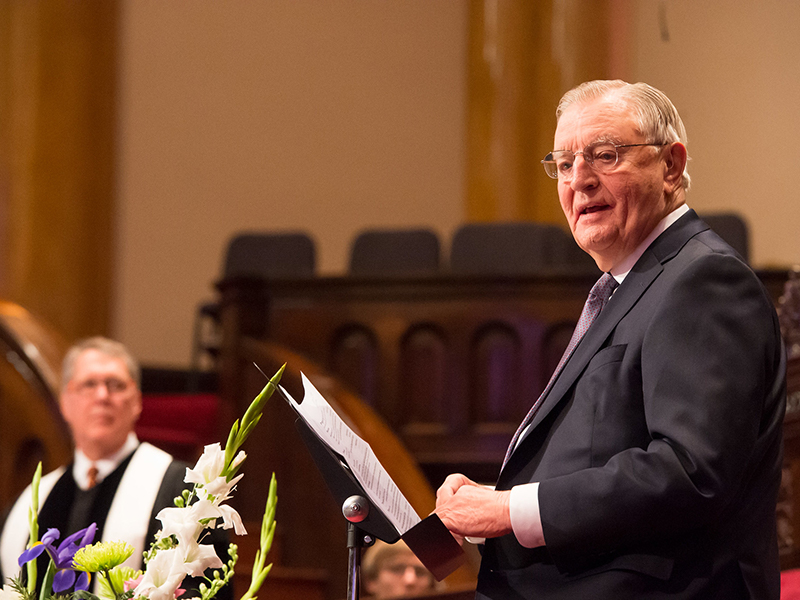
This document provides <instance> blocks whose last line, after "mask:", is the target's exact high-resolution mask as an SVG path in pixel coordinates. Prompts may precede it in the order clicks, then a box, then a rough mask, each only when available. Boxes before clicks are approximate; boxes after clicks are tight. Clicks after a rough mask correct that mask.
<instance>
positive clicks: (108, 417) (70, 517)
mask: <svg viewBox="0 0 800 600" xmlns="http://www.w3.org/2000/svg"><path fill="white" fill-rule="evenodd" d="M60 408H61V413H62V415H63V417H64V420H65V421H66V422H67V425H68V426H69V428H70V431H71V433H72V438H73V441H74V444H75V454H74V458H73V462H72V464H71V465H67V466H62V467H60V468H58V469H56V470H55V471H52V472H51V473H48V474H47V475H45V476H43V477H42V481H41V484H40V486H39V506H40V510H39V531H40V533H44V532H45V531H47V529H48V528H51V527H54V528H56V529H58V530H59V532H61V539H64V538H65V537H66V536H68V535H69V534H71V533H73V532H75V531H78V530H80V529H82V528H84V527H87V526H88V525H90V524H91V523H96V524H97V534H96V536H95V541H100V540H103V541H110V540H121V541H125V542H127V543H129V544H130V545H131V546H133V547H134V553H133V555H132V556H131V557H130V558H129V559H128V560H127V561H126V563H125V564H127V565H129V566H131V567H133V568H137V569H143V564H142V553H143V552H144V551H145V550H147V549H148V548H149V547H150V543H151V542H152V540H153V538H154V535H155V533H156V532H157V531H158V530H159V529H160V522H159V521H157V520H156V519H155V516H156V514H158V512H159V511H160V510H161V509H162V508H165V507H169V506H173V499H174V498H175V497H176V496H180V495H181V492H182V491H183V490H184V489H185V488H186V487H187V485H186V484H184V482H183V478H184V476H185V473H186V467H187V465H186V464H185V463H182V462H180V461H177V460H174V459H173V458H172V456H171V455H169V454H167V453H166V452H164V451H163V450H159V449H158V448H156V447H155V446H152V445H151V444H148V443H146V442H144V443H140V442H139V440H138V439H137V437H136V434H135V433H134V426H135V424H136V421H137V419H138V418H139V414H140V413H141V411H142V394H141V390H140V368H139V365H138V363H137V362H136V360H135V359H134V358H133V357H132V356H131V354H130V352H128V350H127V349H126V348H125V347H124V346H123V345H122V344H120V343H118V342H115V341H112V340H109V339H106V338H103V337H93V338H89V339H86V340H83V341H81V342H78V343H77V344H76V345H74V346H73V347H72V348H70V349H69V351H68V352H67V354H66V356H65V357H64V361H63V367H62V379H61V392H60ZM30 495H31V491H30V487H28V489H26V490H25V491H24V492H23V493H22V494H21V496H20V497H19V498H18V499H17V501H16V503H15V504H14V506H13V508H12V509H11V512H10V513H9V515H8V518H7V519H6V522H5V525H4V526H3V528H2V534H1V535H0V576H2V577H3V581H5V579H6V578H7V577H11V576H16V575H17V573H18V572H19V570H20V569H19V567H18V566H17V558H18V557H19V555H20V554H21V553H22V551H23V550H24V549H25V547H26V545H27V542H28V536H29V532H28V518H27V515H28V507H29V506H30V502H31V497H30ZM216 535H217V534H215V537H216ZM223 537H224V536H223ZM215 545H217V554H218V555H219V556H220V558H221V559H222V560H223V561H226V560H227V559H228V557H227V542H226V541H223V540H215ZM220 545H221V546H222V548H220V547H219V546H220ZM221 549H222V552H220V550H221ZM44 556H45V557H46V555H44ZM40 560H44V559H40ZM45 566H46V565H45V564H44V563H42V564H41V565H40V568H39V569H38V572H39V577H40V578H41V577H42V574H43V573H44V572H45ZM183 587H184V588H185V589H187V590H188V589H190V588H192V587H194V586H192V585H190V584H189V582H188V581H187V582H186V583H185V584H184V586H183ZM226 587H228V586H226ZM223 591H224V588H223ZM190 595H193V594H187V596H190ZM225 595H227V596H228V597H230V592H227V593H226V594H225Z"/></svg>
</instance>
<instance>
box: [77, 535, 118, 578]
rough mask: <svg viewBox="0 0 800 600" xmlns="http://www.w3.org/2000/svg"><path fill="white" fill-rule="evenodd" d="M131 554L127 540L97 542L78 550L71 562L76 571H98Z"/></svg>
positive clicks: (105, 569) (104, 569)
mask: <svg viewBox="0 0 800 600" xmlns="http://www.w3.org/2000/svg"><path fill="white" fill-rule="evenodd" d="M131 554H133V546H131V545H130V544H128V543H127V542H97V543H96V544H92V545H91V546H84V547H83V548H81V549H80V550H78V551H77V552H76V553H75V557H74V558H73V559H72V562H73V563H74V564H75V570H77V571H87V572H89V573H98V572H101V571H109V570H111V569H113V568H114V567H116V566H117V565H121V564H122V563H123V562H125V561H126V560H127V559H128V557H129V556H130V555H131Z"/></svg>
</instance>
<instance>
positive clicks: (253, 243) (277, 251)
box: [189, 232, 317, 391]
mask: <svg viewBox="0 0 800 600" xmlns="http://www.w3.org/2000/svg"><path fill="white" fill-rule="evenodd" d="M316 260H317V256H316V247H315V245H314V240H313V239H311V237H309V236H308V235H307V234H305V233H303V232H243V233H239V234H237V235H234V236H233V237H232V238H231V239H230V241H229V242H228V247H227V249H226V251H225V258H224V261H223V268H222V277H223V278H226V279H227V278H232V277H252V278H258V279H294V278H310V277H313V276H314V273H315V269H316ZM218 321H219V306H218V305H217V303H216V302H206V303H203V304H200V306H198V308H197V315H196V316H195V322H194V333H193V342H192V356H191V371H192V372H193V373H197V372H198V370H199V368H200V360H201V357H202V356H203V355H204V354H207V355H211V356H212V357H213V356H214V355H215V354H216V342H215V341H213V338H214V335H208V336H207V335H205V334H204V331H205V329H206V328H205V327H204V324H205V323H210V324H211V328H212V329H216V326H217V325H218ZM206 337H211V338H212V339H211V340H206V339H205V338H206ZM196 381H197V380H196V378H192V379H190V383H189V387H190V390H189V391H196V389H194V388H195V387H196Z"/></svg>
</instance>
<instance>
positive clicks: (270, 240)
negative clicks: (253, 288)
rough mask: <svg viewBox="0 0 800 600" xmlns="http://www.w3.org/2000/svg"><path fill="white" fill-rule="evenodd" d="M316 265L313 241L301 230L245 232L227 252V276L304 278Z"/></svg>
mask: <svg viewBox="0 0 800 600" xmlns="http://www.w3.org/2000/svg"><path fill="white" fill-rule="evenodd" d="M315 268H316V248H315V246H314V241H313V240H312V239H311V238H310V237H309V236H308V235H307V234H305V233H302V232H246V233H240V234H238V235H236V236H234V237H233V238H232V239H231V241H230V243H229V244H228V249H227V251H226V253H225V264H224V268H223V275H224V276H225V277H257V278H303V277H313V275H314V269H315Z"/></svg>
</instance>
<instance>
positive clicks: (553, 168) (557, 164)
mask: <svg viewBox="0 0 800 600" xmlns="http://www.w3.org/2000/svg"><path fill="white" fill-rule="evenodd" d="M638 146H666V144H664V143H661V144H652V143H650V144H611V143H609V142H597V143H595V144H589V145H588V146H586V148H584V149H583V150H581V151H578V152H570V151H569V150H553V151H552V152H551V153H550V154H548V155H547V156H545V157H544V160H542V165H544V172H545V173H547V175H548V176H550V177H552V178H553V179H561V180H562V181H571V180H572V177H573V174H574V171H575V169H574V165H575V157H576V156H578V154H580V155H582V156H583V160H585V161H586V162H587V163H588V164H589V166H590V167H592V168H593V169H594V170H595V171H596V172H598V173H608V172H609V171H611V170H612V169H613V168H614V167H616V166H617V163H618V162H619V149H620V148H636V147H638Z"/></svg>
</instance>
